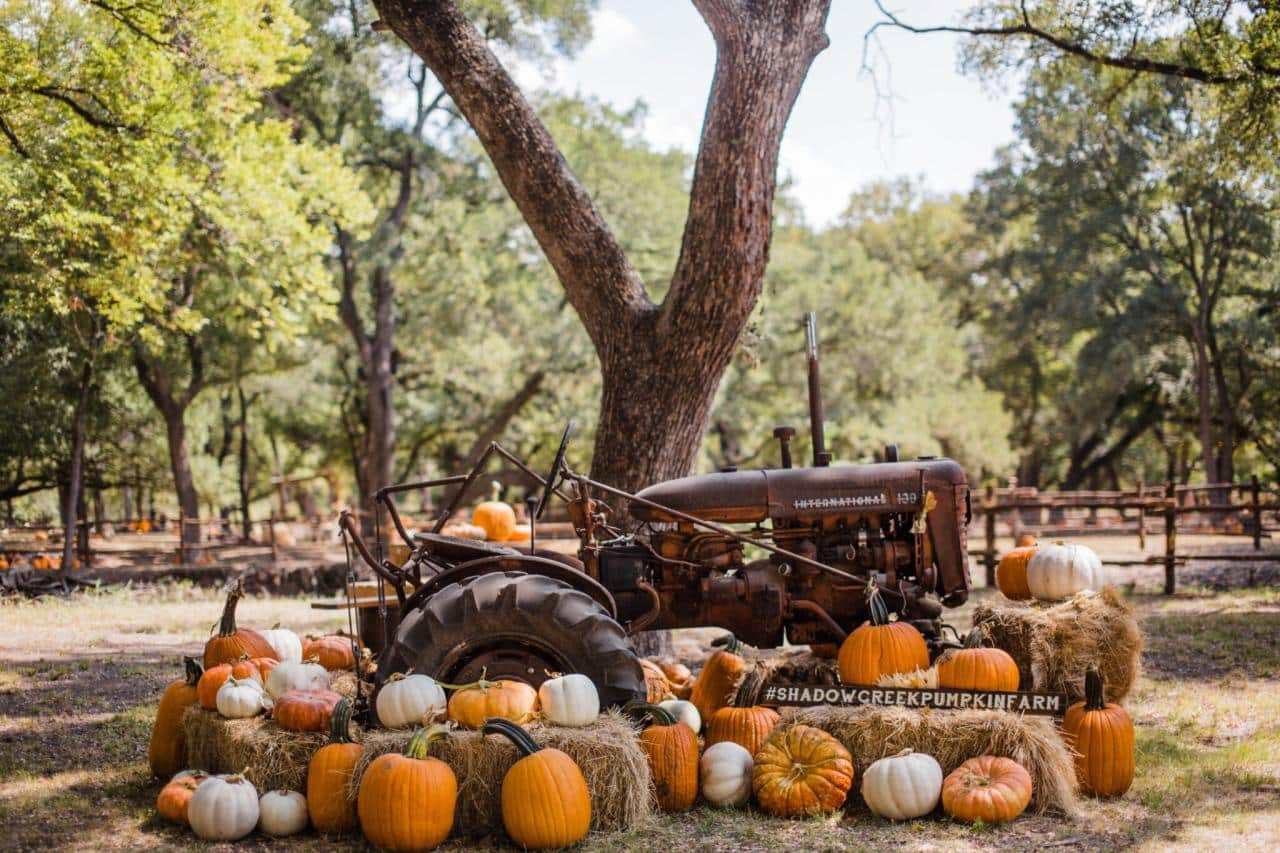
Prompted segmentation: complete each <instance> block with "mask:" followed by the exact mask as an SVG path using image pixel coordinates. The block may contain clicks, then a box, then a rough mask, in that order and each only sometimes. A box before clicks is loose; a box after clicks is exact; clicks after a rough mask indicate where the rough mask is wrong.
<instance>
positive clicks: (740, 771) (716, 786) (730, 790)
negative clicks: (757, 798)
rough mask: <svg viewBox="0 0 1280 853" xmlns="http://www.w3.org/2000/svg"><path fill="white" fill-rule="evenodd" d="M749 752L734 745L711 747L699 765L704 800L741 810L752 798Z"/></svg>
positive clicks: (714, 804) (740, 746) (738, 745)
mask: <svg viewBox="0 0 1280 853" xmlns="http://www.w3.org/2000/svg"><path fill="white" fill-rule="evenodd" d="M754 765H755V762H754V761H753V760H752V759H751V753H749V752H747V748H746V747H744V746H742V745H741V744H736V743H734V742H733V741H728V740H725V741H721V742H720V743H716V744H712V745H711V746H709V747H707V751H706V752H704V753H702V758H701V759H700V760H699V761H698V770H699V776H700V777H701V781H702V796H703V797H704V798H705V799H706V801H707V802H709V803H711V805H713V806H740V805H742V804H743V803H745V802H746V801H747V800H748V799H750V798H751V768H752V767H753V766H754Z"/></svg>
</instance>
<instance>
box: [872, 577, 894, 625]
mask: <svg viewBox="0 0 1280 853" xmlns="http://www.w3.org/2000/svg"><path fill="white" fill-rule="evenodd" d="M867 607H868V609H870V611H871V624H872V625H877V626H878V625H888V624H889V608H888V607H887V606H886V605H885V603H884V598H882V597H881V595H880V587H878V586H876V585H875V584H874V583H873V584H870V585H869V586H868V587H867Z"/></svg>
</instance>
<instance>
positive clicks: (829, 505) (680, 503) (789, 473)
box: [630, 458, 965, 524]
mask: <svg viewBox="0 0 1280 853" xmlns="http://www.w3.org/2000/svg"><path fill="white" fill-rule="evenodd" d="M921 475H923V478H924V484H925V488H926V489H931V488H945V489H946V490H947V492H948V493H950V492H951V490H952V489H953V488H954V487H955V486H957V485H961V484H963V483H964V482H965V476H964V470H963V469H961V467H960V465H959V464H958V463H956V462H954V461H953V460H951V459H942V458H926V459H916V460H914V461H911V462H880V463H873V464H868V465H832V466H829V467H823V468H772V469H768V470H764V471H728V472H723V473H719V474H704V475H701V476H697V477H682V478H680V479H678V480H668V481H666V482H665V483H656V484H655V485H652V486H650V487H648V488H647V489H644V490H643V491H641V492H639V493H638V494H637V497H639V498H643V499H645V500H648V501H653V502H654V503H657V504H661V505H662V506H664V507H667V508H669V509H673V510H676V511H678V512H682V513H685V514H687V515H691V516H694V517H695V518H698V519H701V520H703V521H714V522H720V523H725V524H756V523H759V522H762V521H764V520H765V519H769V518H772V519H787V520H790V519H807V518H817V517H822V516H832V515H844V514H847V513H849V514H852V513H861V512H912V511H915V510H917V509H919V507H920V503H921V495H920V483H921ZM630 510H631V515H632V516H633V517H634V518H636V519H637V520H639V521H654V522H674V521H679V520H680V519H678V518H677V517H676V516H674V515H671V514H670V513H668V512H664V511H663V510H660V509H655V508H654V507H651V506H645V505H643V504H640V503H637V502H635V501H633V502H632V503H631V508H630Z"/></svg>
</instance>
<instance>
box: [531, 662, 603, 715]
mask: <svg viewBox="0 0 1280 853" xmlns="http://www.w3.org/2000/svg"><path fill="white" fill-rule="evenodd" d="M538 701H539V703H541V705H542V716H544V717H546V719H547V722H549V723H554V724H555V725H557V726H589V725H591V724H592V723H594V722H595V721H596V717H598V716H599V715H600V694H599V692H597V690H596V685H595V682H593V681H592V680H591V679H590V678H587V677H586V676H585V675H581V674H579V673H572V674H570V675H562V676H560V677H559V678H548V679H547V680H546V681H544V682H542V686H541V687H539V688H538Z"/></svg>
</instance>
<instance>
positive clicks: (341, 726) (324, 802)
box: [307, 699, 361, 835]
mask: <svg viewBox="0 0 1280 853" xmlns="http://www.w3.org/2000/svg"><path fill="white" fill-rule="evenodd" d="M351 708H352V702H351V700H350V699H343V700H342V701H341V702H339V703H338V704H337V705H335V706H334V708H333V714H332V716H330V718H329V742H328V743H327V744H325V745H324V746H322V747H320V748H319V749H318V750H316V752H315V754H314V755H312V756H311V763H310V764H309V765H307V813H308V814H309V815H310V816H311V825H312V826H314V827H315V828H316V831H317V832H324V833H328V834H330V835H342V834H344V833H348V832H352V831H353V830H355V828H356V804H355V802H354V801H353V800H351V799H348V797H347V783H348V782H349V781H350V780H351V777H352V776H354V775H355V772H356V764H357V763H358V762H359V761H360V752H361V747H360V744H358V743H352V741H351Z"/></svg>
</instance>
